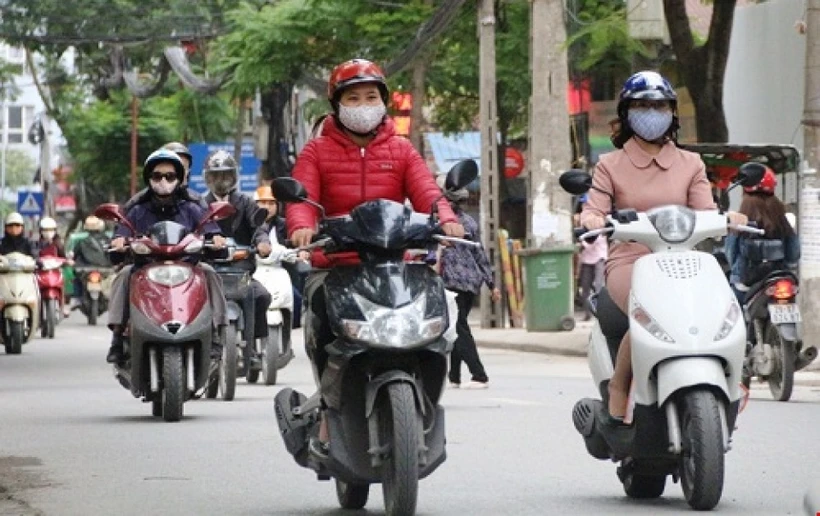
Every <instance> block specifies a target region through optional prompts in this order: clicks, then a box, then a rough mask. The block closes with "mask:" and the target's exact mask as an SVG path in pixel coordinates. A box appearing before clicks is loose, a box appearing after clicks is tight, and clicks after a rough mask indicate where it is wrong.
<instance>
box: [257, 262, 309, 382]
mask: <svg viewBox="0 0 820 516" xmlns="http://www.w3.org/2000/svg"><path fill="white" fill-rule="evenodd" d="M278 251H279V252H277V249H274V251H273V252H271V254H270V255H269V256H267V257H265V258H262V257H261V256H259V255H256V271H255V272H254V273H253V278H254V279H255V280H257V281H258V282H259V283H261V284H262V286H263V287H265V289H266V290H267V291H268V292H269V293H270V296H271V303H270V306H268V311H267V319H268V336H267V338H265V339H256V356H258V357H260V358H261V360H260V362H261V373H262V381H263V382H264V383H265V385H275V384H276V377H277V372H278V370H279V369H282V368H283V367H285V366H286V365H288V363H289V362H290V361H291V360H292V359H293V346H292V345H291V328H292V327H293V283H291V281H290V275H289V274H288V271H286V270H285V269H284V268H283V267H282V263H295V262H296V260H297V259H298V258H297V251H296V250H295V249H285V248H282V249H280V250H278ZM259 373H260V368H259V367H258V366H256V365H252V366H251V369H250V371H249V372H248V378H247V380H248V383H256V381H257V379H258V378H259Z"/></svg>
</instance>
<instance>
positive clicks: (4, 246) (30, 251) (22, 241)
mask: <svg viewBox="0 0 820 516" xmlns="http://www.w3.org/2000/svg"><path fill="white" fill-rule="evenodd" d="M9 253H23V254H26V255H28V256H31V257H32V258H34V248H33V247H32V245H31V242H30V241H29V239H28V238H26V235H24V234H23V216H22V215H20V214H19V213H17V212H16V211H15V212H12V213H9V214H8V216H7V217H6V222H5V235H3V240H2V241H0V254H9Z"/></svg>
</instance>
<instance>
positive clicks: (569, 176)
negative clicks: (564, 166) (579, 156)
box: [558, 169, 592, 195]
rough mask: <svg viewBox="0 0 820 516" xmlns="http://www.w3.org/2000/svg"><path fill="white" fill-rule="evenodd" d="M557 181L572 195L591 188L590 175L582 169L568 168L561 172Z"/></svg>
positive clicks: (585, 191) (583, 192) (581, 193)
mask: <svg viewBox="0 0 820 516" xmlns="http://www.w3.org/2000/svg"><path fill="white" fill-rule="evenodd" d="M558 183H559V184H560V185H561V188H563V189H564V191H566V192H568V193H571V194H572V195H583V194H585V193H587V192H588V191H589V189H590V188H592V176H591V175H589V173H588V172H586V171H584V170H579V169H570V170H567V171H566V172H564V173H563V174H561V177H559V178H558Z"/></svg>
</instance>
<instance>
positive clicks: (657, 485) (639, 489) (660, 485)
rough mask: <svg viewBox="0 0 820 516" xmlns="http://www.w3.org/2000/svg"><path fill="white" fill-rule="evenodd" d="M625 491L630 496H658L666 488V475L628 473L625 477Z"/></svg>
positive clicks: (646, 497)
mask: <svg viewBox="0 0 820 516" xmlns="http://www.w3.org/2000/svg"><path fill="white" fill-rule="evenodd" d="M623 485H624V492H625V493H626V496H628V497H630V498H639V499H644V500H646V499H651V498H658V497H659V496H661V495H662V494H663V490H664V488H666V475H636V474H635V473H629V474H627V475H626V476H625V477H624V479H623Z"/></svg>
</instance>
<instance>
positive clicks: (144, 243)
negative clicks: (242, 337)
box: [94, 203, 235, 421]
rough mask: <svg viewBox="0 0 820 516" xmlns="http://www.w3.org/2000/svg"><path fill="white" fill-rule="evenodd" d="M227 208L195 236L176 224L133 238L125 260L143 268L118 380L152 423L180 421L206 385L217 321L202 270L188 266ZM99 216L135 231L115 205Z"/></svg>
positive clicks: (134, 278) (137, 275)
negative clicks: (143, 404)
mask: <svg viewBox="0 0 820 516" xmlns="http://www.w3.org/2000/svg"><path fill="white" fill-rule="evenodd" d="M234 211H235V209H234V207H233V206H231V205H230V204H228V203H213V204H212V205H211V206H210V208H209V209H208V211H207V212H206V214H205V215H204V216H203V218H202V220H201V221H200V222H199V224H198V225H197V227H196V229H195V230H194V231H193V232H188V231H187V230H186V229H185V227H184V226H182V225H180V224H177V223H176V222H173V221H162V222H158V223H156V224H154V225H153V226H151V228H150V229H149V230H148V231H147V232H146V234H145V235H144V236H136V237H134V238H131V239H130V241H129V243H128V248H127V250H128V252H129V253H130V254H131V256H132V257H133V258H134V260H135V263H136V264H137V265H138V267H137V266H135V267H134V269H133V272H132V274H131V278H130V280H129V285H130V286H129V304H130V315H129V321H128V329H127V335H126V338H125V344H124V351H125V355H126V360H125V362H124V363H121V364H115V365H114V370H115V376H116V377H117V379H118V380H119V382H120V384H121V385H122V386H123V387H125V388H126V389H128V390H130V391H131V394H133V395H134V397H136V398H142V399H143V400H144V401H150V402H151V408H152V413H153V415H154V416H162V418H163V419H164V420H165V421H179V420H180V419H182V415H183V404H184V403H185V401H186V400H188V399H190V398H191V396H192V395H193V394H194V393H195V392H196V391H197V390H199V389H200V388H202V387H204V386H205V384H206V383H207V381H208V377H209V368H210V363H211V359H210V349H211V339H212V333H213V330H212V326H213V313H212V310H211V305H210V303H209V302H208V287H207V281H206V278H205V274H204V273H203V272H202V270H201V269H200V268H198V267H196V266H194V265H192V264H190V263H188V262H187V261H185V259H186V258H188V257H200V256H202V255H203V253H204V252H205V251H206V249H207V248H208V246H207V244H205V242H204V240H203V237H202V236H201V234H200V231H201V229H202V227H203V226H204V225H205V224H206V223H207V222H209V221H212V220H220V219H222V218H225V217H228V216H230V215H231V214H232V213H234ZM94 215H96V216H97V217H99V218H101V219H104V220H114V221H116V222H118V223H120V224H123V225H125V226H127V227H129V228H130V229H131V232H132V234H135V235H136V231H134V228H133V226H132V225H131V223H130V222H129V221H128V219H126V218H125V216H124V215H123V213H122V211H121V209H120V207H119V206H118V205H116V204H103V205H101V206H100V207H98V208H97V209H96V210H95V211H94Z"/></svg>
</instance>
